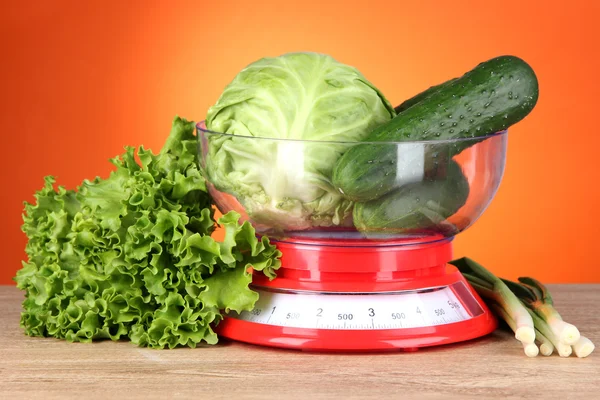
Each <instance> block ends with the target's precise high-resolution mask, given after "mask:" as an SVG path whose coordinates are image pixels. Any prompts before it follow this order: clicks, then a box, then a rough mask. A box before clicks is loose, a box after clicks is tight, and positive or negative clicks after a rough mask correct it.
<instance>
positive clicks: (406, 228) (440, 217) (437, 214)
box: [353, 160, 469, 235]
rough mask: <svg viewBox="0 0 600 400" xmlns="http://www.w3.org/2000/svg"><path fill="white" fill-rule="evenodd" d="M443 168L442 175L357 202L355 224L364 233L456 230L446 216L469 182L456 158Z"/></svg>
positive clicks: (461, 199)
mask: <svg viewBox="0 0 600 400" xmlns="http://www.w3.org/2000/svg"><path fill="white" fill-rule="evenodd" d="M446 167H447V169H446V171H445V174H444V175H445V176H438V177H436V178H435V179H429V180H423V181H421V182H414V183H409V184H406V185H404V186H402V187H400V188H399V189H397V190H395V191H393V192H391V193H388V194H386V195H384V196H382V197H380V198H379V199H376V200H371V201H368V202H365V203H356V204H355V205H354V211H353V219H354V226H355V227H356V228H357V229H358V230H359V231H361V232H364V233H366V234H368V233H369V232H372V233H375V234H381V233H409V232H410V233H412V232H423V231H434V232H438V233H448V234H450V235H452V234H455V233H457V232H456V229H457V228H456V227H454V226H452V225H451V224H449V223H448V221H447V218H449V217H451V216H452V215H453V214H455V213H456V211H458V210H459V209H460V208H461V207H462V206H463V205H464V204H465V202H466V201H467V198H468V197H469V182H468V181H467V178H466V177H465V176H464V174H463V173H462V169H461V167H460V165H458V164H457V163H456V162H455V161H452V160H451V161H450V162H449V163H448V164H447V165H446ZM449 227H451V229H448V228H449Z"/></svg>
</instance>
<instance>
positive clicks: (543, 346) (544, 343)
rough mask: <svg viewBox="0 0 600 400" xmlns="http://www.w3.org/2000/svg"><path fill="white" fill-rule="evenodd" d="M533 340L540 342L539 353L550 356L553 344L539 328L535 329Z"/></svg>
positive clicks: (552, 351)
mask: <svg viewBox="0 0 600 400" xmlns="http://www.w3.org/2000/svg"><path fill="white" fill-rule="evenodd" d="M535 340H536V341H537V342H538V343H539V344H540V353H542V355H543V356H551V355H552V353H554V345H553V344H552V342H551V341H550V339H548V338H547V337H546V336H544V335H542V332H540V330H539V329H537V328H536V329H535Z"/></svg>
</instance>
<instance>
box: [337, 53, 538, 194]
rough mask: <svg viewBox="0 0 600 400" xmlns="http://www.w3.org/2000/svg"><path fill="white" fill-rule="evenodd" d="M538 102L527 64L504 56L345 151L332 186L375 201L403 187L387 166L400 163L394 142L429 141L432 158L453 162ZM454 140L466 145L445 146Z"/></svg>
mask: <svg viewBox="0 0 600 400" xmlns="http://www.w3.org/2000/svg"><path fill="white" fill-rule="evenodd" d="M537 98H538V82H537V78H536V76H535V73H534V72H533V70H532V69H531V67H530V66H529V65H528V64H527V63H525V62H524V61H523V60H521V59H519V58H517V57H513V56H502V57H497V58H494V59H491V60H489V61H486V62H484V63H481V64H479V65H478V66H477V67H475V68H474V69H473V70H471V71H469V72H467V73H466V74H465V75H463V76H462V77H460V78H458V79H455V80H453V81H452V82H450V83H448V84H447V85H444V84H443V87H441V88H439V89H438V90H437V91H434V92H433V93H431V94H430V95H428V96H425V97H424V98H422V99H421V100H420V101H418V102H417V103H416V104H414V105H412V106H411V107H409V108H407V109H406V110H404V111H403V112H401V113H400V114H398V115H397V116H396V117H394V118H393V119H392V120H390V121H389V122H386V123H385V124H383V125H381V126H379V127H377V128H376V129H375V130H373V131H372V132H371V133H369V134H368V135H367V136H366V137H365V138H364V139H363V141H364V142H366V143H364V144H358V145H356V146H353V147H352V148H350V149H349V150H348V151H346V152H345V153H344V154H343V155H342V157H340V159H339V160H338V161H337V163H336V165H335V167H334V170H333V176H332V181H333V184H334V185H335V186H336V187H337V188H338V189H339V190H340V192H341V193H343V194H344V196H346V197H347V198H349V199H351V200H354V201H367V200H372V199H376V198H378V197H379V196H382V195H384V194H386V193H389V192H390V191H392V190H394V189H396V188H398V187H399V185H398V182H400V183H402V179H400V178H401V177H398V176H397V174H396V169H395V168H394V165H393V164H392V163H390V162H388V161H393V160H394V157H397V156H396V153H397V146H396V145H395V144H394V143H392V142H407V141H408V142H410V141H430V142H428V143H427V146H429V148H430V151H429V153H428V156H434V155H436V154H439V153H443V154H445V155H448V156H449V157H453V156H454V155H456V154H458V153H460V152H461V151H462V150H464V149H465V148H467V147H469V146H471V145H473V144H475V143H478V142H479V140H477V138H478V137H483V136H486V135H490V134H492V133H495V132H499V131H502V130H505V129H507V128H508V127H509V126H511V125H513V124H515V123H517V122H519V121H520V120H522V119H523V118H524V117H525V116H526V115H527V114H529V112H531V110H532V109H533V108H534V106H535V104H536V102H537ZM470 138H471V139H473V140H468V139H470ZM453 139H466V140H462V141H455V142H447V140H453ZM438 140H442V142H436V141H438ZM482 140H483V139H482ZM369 142H370V143H369ZM372 142H387V143H381V144H373V143H372ZM380 160H383V161H384V162H383V163H381V162H379V161H380Z"/></svg>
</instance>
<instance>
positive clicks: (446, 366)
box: [0, 285, 600, 400]
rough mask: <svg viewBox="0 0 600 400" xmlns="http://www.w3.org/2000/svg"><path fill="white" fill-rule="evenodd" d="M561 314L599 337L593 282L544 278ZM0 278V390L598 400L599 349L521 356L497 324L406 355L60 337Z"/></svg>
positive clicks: (71, 394) (80, 394)
mask: <svg viewBox="0 0 600 400" xmlns="http://www.w3.org/2000/svg"><path fill="white" fill-rule="evenodd" d="M550 289H551V292H552V293H553V295H554V297H555V303H556V306H557V308H558V310H559V311H560V312H561V314H562V315H563V318H565V320H568V321H569V322H571V323H573V324H575V325H577V327H578V328H579V330H580V331H581V332H582V334H584V335H586V336H588V337H589V338H590V339H591V340H592V341H594V342H595V343H597V344H600V317H599V314H598V312H597V309H598V307H597V304H598V303H600V285H551V286H550ZM21 300H22V293H21V292H20V291H18V290H17V289H16V288H14V287H9V286H0V327H1V328H0V398H2V399H18V398H43V399H52V398H61V399H63V398H77V399H93V398H109V399H122V398H144V399H154V398H156V399H168V398H195V399H199V398H204V399H219V398H228V399H246V398H248V399H294V398H302V399H307V398H308V399H311V400H313V399H367V398H378V399H382V398H419V399H432V398H444V399H470V398H482V399H513V398H515V399H517V398H518V399H521V398H531V399H533V398H539V399H542V398H543V399H561V400H567V399H575V398H581V399H597V398H600V351H598V352H595V353H593V354H592V355H591V356H589V357H587V358H585V359H578V358H576V357H574V356H572V357H569V358H560V357H559V356H558V355H553V356H551V357H543V356H538V357H536V358H528V357H526V356H525V355H524V354H523V351H522V348H521V346H520V344H519V343H518V342H517V341H515V340H514V339H513V338H512V337H511V335H510V334H509V333H507V332H504V331H496V332H495V333H493V334H491V335H489V336H487V337H485V338H482V339H478V340H474V341H470V342H467V343H461V344H456V345H448V346H442V347H436V348H430V349H425V350H423V349H422V350H420V351H417V352H414V353H404V352H394V353H379V354H315V353H305V352H301V351H293V350H279V349H272V348H265V347H258V346H251V345H245V344H241V343H233V342H227V341H223V340H221V343H220V344H218V345H216V346H208V347H202V348H197V349H188V348H184V349H175V350H150V349H144V348H138V347H136V346H134V345H133V344H131V343H129V342H110V341H105V342H98V343H93V344H84V343H67V342H65V341H61V340H56V339H52V338H31V337H27V336H25V335H24V333H23V331H22V330H21V328H20V327H19V312H20V309H21V307H20V302H21Z"/></svg>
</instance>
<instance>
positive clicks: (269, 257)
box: [15, 118, 281, 348]
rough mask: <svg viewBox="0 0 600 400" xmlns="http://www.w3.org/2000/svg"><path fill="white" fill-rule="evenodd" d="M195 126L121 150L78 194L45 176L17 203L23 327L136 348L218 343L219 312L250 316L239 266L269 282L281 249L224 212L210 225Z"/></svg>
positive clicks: (183, 124) (176, 126)
mask: <svg viewBox="0 0 600 400" xmlns="http://www.w3.org/2000/svg"><path fill="white" fill-rule="evenodd" d="M197 155H198V154H197V140H196V138H195V136H194V124H193V123H192V122H188V121H185V120H183V119H180V118H175V120H174V121H173V128H172V130H171V134H170V136H169V138H168V139H167V142H166V144H165V146H164V147H163V149H162V150H161V152H160V153H159V154H158V155H154V154H153V153H152V152H151V151H148V150H145V149H144V148H143V147H140V148H139V149H138V152H137V156H138V157H139V161H140V163H139V164H138V162H136V158H135V153H134V149H133V148H131V147H128V148H126V152H125V154H123V156H122V157H121V158H115V159H113V160H111V161H112V162H113V164H114V165H115V166H116V167H117V168H116V170H115V171H113V172H112V173H111V175H110V177H109V178H107V179H105V180H101V179H99V178H96V179H95V180H94V181H92V182H90V181H84V183H83V184H82V185H81V186H80V187H79V188H78V191H72V190H66V189H65V188H64V187H58V189H57V190H55V189H54V188H53V184H54V182H55V181H54V178H53V177H47V178H46V185H45V186H44V188H43V189H42V190H40V191H39V192H37V193H36V195H35V198H36V202H35V203H34V204H29V203H25V214H24V215H23V219H24V224H23V227H22V229H23V231H24V232H25V233H26V234H27V237H28V242H27V246H26V253H27V255H28V261H27V262H24V263H23V268H22V269H21V270H19V271H18V272H17V276H16V278H15V280H16V282H17V286H18V287H19V288H20V289H23V290H25V296H26V299H25V301H24V302H23V308H24V311H23V312H22V314H21V326H22V327H23V328H24V329H25V332H26V333H27V334H28V335H32V336H53V337H56V338H64V339H67V340H69V341H80V342H88V341H91V340H94V339H112V340H118V339H121V338H129V339H130V340H131V341H132V342H134V343H136V344H138V345H140V346H148V347H153V348H164V347H169V348H173V347H175V346H179V345H187V346H190V347H195V346H196V345H197V344H198V343H200V342H201V341H205V342H207V343H210V344H212V343H216V341H217V336H216V335H215V333H214V332H213V330H212V328H211V324H214V323H218V322H219V321H220V320H221V319H222V314H221V312H222V311H223V310H224V311H225V312H229V310H235V311H237V312H241V311H243V310H251V309H252V308H253V307H254V303H255V302H256V300H257V299H258V294H257V293H256V292H253V291H252V290H250V289H249V288H248V285H249V283H250V281H251V275H250V273H249V272H248V270H247V269H248V267H249V266H252V267H253V268H254V269H255V270H260V271H263V272H264V273H265V274H266V275H267V276H269V277H274V270H275V269H277V268H278V267H279V265H280V263H279V257H280V255H281V254H280V252H279V251H278V250H277V249H276V248H275V247H274V246H273V245H271V244H270V243H269V241H268V239H267V238H265V237H263V238H262V239H257V238H256V236H255V232H254V228H253V227H252V226H250V225H249V223H244V224H241V225H240V224H238V219H239V217H240V215H239V214H237V213H234V212H231V213H228V214H226V215H225V216H223V217H221V218H220V219H219V221H218V223H219V224H220V225H221V226H222V227H223V228H224V229H225V239H224V241H223V242H217V241H215V240H214V239H213V238H212V237H211V236H210V235H211V233H212V232H213V230H214V228H215V221H214V219H213V210H212V207H211V199H210V197H209V196H208V194H207V193H206V187H205V181H204V179H203V177H202V176H201V174H200V171H199V169H198V167H197V164H198V162H197Z"/></svg>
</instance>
